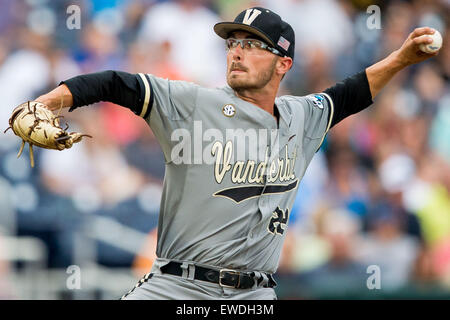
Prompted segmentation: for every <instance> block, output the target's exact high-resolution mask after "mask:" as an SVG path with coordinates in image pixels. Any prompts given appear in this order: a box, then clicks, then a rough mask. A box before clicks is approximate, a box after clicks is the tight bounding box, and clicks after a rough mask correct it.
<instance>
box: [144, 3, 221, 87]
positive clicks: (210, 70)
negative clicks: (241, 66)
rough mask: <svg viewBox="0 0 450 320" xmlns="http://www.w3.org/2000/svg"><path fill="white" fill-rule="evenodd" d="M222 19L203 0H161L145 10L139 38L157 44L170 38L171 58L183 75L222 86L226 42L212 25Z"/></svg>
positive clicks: (203, 82)
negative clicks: (217, 34) (215, 31)
mask: <svg viewBox="0 0 450 320" xmlns="http://www.w3.org/2000/svg"><path fill="white" fill-rule="evenodd" d="M219 20H220V18H219V17H218V16H217V15H215V14H214V13H213V12H212V11H210V10H209V9H207V8H206V7H204V6H203V1H202V0H194V1H192V0H176V1H168V2H163V3H158V4H155V5H154V6H152V7H150V9H149V10H148V12H147V13H146V14H145V16H144V18H143V22H142V27H141V30H140V33H139V38H138V40H139V42H142V43H148V44H149V45H153V44H156V45H157V46H158V44H161V43H165V42H166V41H168V42H169V43H170V47H171V50H170V59H171V61H172V62H173V63H174V65H175V66H176V68H177V69H178V70H180V72H181V73H182V74H183V75H184V76H186V77H188V78H189V79H191V80H192V81H195V82H198V83H199V84H203V85H206V86H209V87H215V86H220V85H223V84H224V83H223V81H224V80H223V79H225V77H224V76H225V67H224V64H223V61H224V60H225V50H224V49H223V48H224V46H225V44H224V43H223V40H221V39H220V38H218V37H217V36H216V35H215V34H214V32H213V30H212V28H211V26H212V25H214V24H215V23H217V22H219ZM186 21H189V23H186Z"/></svg>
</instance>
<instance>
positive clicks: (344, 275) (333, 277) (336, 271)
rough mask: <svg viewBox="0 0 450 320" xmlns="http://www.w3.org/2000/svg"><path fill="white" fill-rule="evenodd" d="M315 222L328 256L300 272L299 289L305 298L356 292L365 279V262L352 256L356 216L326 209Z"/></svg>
mask: <svg viewBox="0 0 450 320" xmlns="http://www.w3.org/2000/svg"><path fill="white" fill-rule="evenodd" d="M318 223H319V224H318V230H317V232H318V234H319V235H320V236H321V237H322V238H323V239H325V241H326V242H327V244H328V248H329V258H328V261H326V262H325V263H324V264H323V265H320V266H318V267H316V268H314V269H312V270H310V271H307V272H300V274H299V277H298V279H299V282H298V283H297V284H296V285H298V288H299V291H300V292H301V294H302V296H304V297H307V298H317V297H327V296H332V297H344V296H346V295H349V296H351V295H356V294H357V292H361V291H362V290H363V289H364V288H366V280H367V275H366V268H367V265H364V264H362V263H361V262H358V260H357V259H356V258H355V246H356V244H357V243H358V241H359V236H358V232H359V230H360V222H359V220H358V218H356V217H355V216H354V215H353V214H352V213H350V212H348V211H346V210H341V209H338V210H328V211H325V212H324V213H323V214H322V215H321V216H320V217H319V220H318Z"/></svg>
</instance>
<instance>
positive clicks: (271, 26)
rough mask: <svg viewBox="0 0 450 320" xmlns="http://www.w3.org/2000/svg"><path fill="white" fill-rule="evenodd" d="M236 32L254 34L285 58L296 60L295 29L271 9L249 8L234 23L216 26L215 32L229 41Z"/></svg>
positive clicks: (223, 23) (221, 23)
mask: <svg viewBox="0 0 450 320" xmlns="http://www.w3.org/2000/svg"><path fill="white" fill-rule="evenodd" d="M234 31H247V32H249V33H251V34H254V35H256V36H258V37H259V38H261V39H262V40H264V41H266V42H267V43H268V44H270V45H271V46H272V47H273V48H275V49H277V50H278V51H280V52H281V53H282V54H284V55H285V56H288V57H291V58H292V59H294V50H295V33H294V29H292V27H291V26H290V24H289V23H287V22H285V21H283V20H282V19H281V17H280V16H279V15H278V14H276V13H275V12H273V11H271V10H269V9H266V8H261V7H253V8H249V9H246V10H244V11H242V12H241V13H239V15H238V16H237V17H236V19H234V22H219V23H217V24H216V25H215V26H214V32H215V33H217V35H218V36H219V37H221V38H223V39H227V38H228V37H229V35H230V34H231V33H232V32H234Z"/></svg>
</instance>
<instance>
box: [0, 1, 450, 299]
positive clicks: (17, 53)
mask: <svg viewBox="0 0 450 320" xmlns="http://www.w3.org/2000/svg"><path fill="white" fill-rule="evenodd" d="M71 5H77V6H78V7H79V8H80V9H81V10H80V25H79V28H75V29H71V28H69V27H68V24H67V19H68V18H71V19H75V18H76V17H74V16H73V14H76V11H70V10H68V7H69V6H71ZM254 5H260V6H263V7H268V8H271V9H272V10H273V11H275V12H277V13H279V14H280V15H281V16H282V17H283V19H284V20H286V21H287V22H289V23H290V24H291V25H292V26H293V28H294V30H295V32H296V50H297V51H296V57H295V64H294V66H293V69H292V70H291V71H290V72H289V73H288V74H287V76H286V78H285V79H284V80H283V82H282V87H281V89H280V95H281V94H294V95H306V94H309V93H313V92H320V91H322V90H324V89H326V88H327V87H329V86H331V85H333V84H334V83H336V82H337V81H340V80H342V79H344V78H345V77H347V76H350V75H352V74H354V73H356V72H359V71H360V70H363V69H364V68H366V67H367V66H369V65H371V64H372V63H374V62H376V61H378V60H380V59H382V58H384V57H386V56H387V55H388V54H389V53H390V52H392V51H393V50H396V49H398V48H399V47H400V46H401V44H402V43H403V41H404V40H405V39H406V38H407V36H408V34H409V33H410V32H411V31H412V30H413V29H414V28H415V27H418V26H430V27H433V28H435V29H437V30H439V31H440V32H441V33H442V35H443V38H444V46H443V48H442V50H441V52H440V54H439V56H437V57H436V58H433V59H431V60H429V61H427V62H425V63H421V64H419V65H416V66H412V67H409V68H408V69H407V70H404V71H402V72H401V73H400V74H398V75H397V76H396V77H395V78H394V79H393V80H392V81H391V82H390V83H389V85H388V86H387V87H386V88H385V89H384V90H383V91H382V93H381V94H380V95H379V96H378V97H377V98H376V100H375V103H374V105H373V106H371V107H370V108H368V109H367V110H365V111H363V112H360V113H358V114H356V115H353V116H351V117H349V118H347V119H345V120H344V121H342V122H341V123H339V124H338V125H336V126H335V127H334V128H333V129H332V130H331V131H330V133H329V134H328V135H327V137H326V140H325V141H324V144H323V145H322V147H321V149H320V150H319V152H317V154H316V155H315V157H314V159H313V161H312V163H311V165H310V167H309V169H308V170H307V172H306V175H305V177H304V179H303V181H302V182H301V184H300V186H299V192H298V196H297V200H296V203H295V205H294V208H293V210H292V212H291V214H290V220H289V232H288V233H287V238H286V243H285V246H284V250H283V254H282V260H281V263H280V267H279V272H278V275H277V277H278V280H279V286H278V288H277V290H278V294H279V297H280V298H315V297H324V296H327V295H333V294H334V295H340V294H344V293H354V292H366V293H367V292H369V291H370V292H373V291H377V290H369V289H368V280H367V279H368V278H369V277H370V276H371V275H373V271H371V270H378V269H377V268H379V271H380V276H381V280H380V282H379V283H378V284H379V286H380V289H381V291H382V292H384V293H386V292H388V293H389V292H393V293H395V292H412V291H411V290H413V289H415V290H417V291H420V290H425V291H421V292H433V294H436V292H440V290H442V292H450V47H449V46H448V45H447V44H448V43H450V2H449V1H446V0H416V1H367V0H351V1H350V0H349V1H337V0H276V1H275V0H263V1H246V0H243V1H241V0H233V1H229V0H173V1H168V0H166V1H161V0H160V1H158V0H136V1H131V0H130V1H127V0H80V1H76V0H75V1H73V0H71V1H66V0H58V1H50V0H21V1H14V0H2V1H1V2H0V98H1V101H2V107H1V108H0V123H2V124H3V127H4V129H6V128H7V126H8V119H9V117H10V114H11V111H12V109H13V108H14V107H15V106H17V105H19V104H20V103H22V102H24V101H27V100H32V99H33V98H36V97H38V96H39V95H41V94H43V93H45V92H48V91H50V90H51V89H53V88H54V87H56V86H57V85H58V84H59V83H60V81H62V80H65V79H68V78H70V77H73V76H76V75H78V74H82V73H91V72H97V71H103V70H108V69H113V70H122V71H127V72H132V73H137V72H143V73H151V74H154V75H156V76H159V77H163V78H170V79H179V80H187V81H193V82H196V83H199V84H201V85H203V86H208V87H217V86H223V85H225V84H226V81H225V67H226V60H225V56H226V53H225V50H224V49H225V46H224V43H223V40H222V39H220V38H219V37H217V36H216V35H215V34H214V32H213V30H212V26H213V25H214V24H215V23H216V22H219V21H223V20H229V19H234V17H235V16H236V14H237V13H239V12H240V11H242V10H243V9H245V8H247V7H249V6H254ZM370 5H378V6H379V8H380V28H370V27H369V25H368V22H367V21H368V18H369V17H371V15H372V14H373V12H372V11H369V12H367V8H368V7H369V6H370ZM74 12H75V13H74ZM62 114H63V115H64V117H65V118H64V119H65V120H66V121H67V122H68V123H69V124H70V129H69V130H70V131H79V132H83V133H87V134H90V135H92V136H93V137H94V138H93V139H85V140H84V141H83V142H82V143H79V144H77V145H75V146H74V147H73V148H72V149H70V150H66V151H63V152H58V151H54V150H42V149H39V150H36V151H35V162H36V167H35V168H30V166H29V159H28V158H27V156H28V154H27V152H24V155H22V157H21V158H19V159H17V158H16V155H17V152H18V149H19V146H20V141H19V140H18V139H17V137H15V136H14V135H13V133H11V131H8V132H7V133H6V134H2V135H0V208H1V213H0V248H2V235H3V236H5V237H6V236H32V237H36V238H38V239H40V240H41V241H43V242H44V243H45V245H46V247H47V250H48V259H47V261H46V263H47V266H48V267H49V268H65V267H67V266H68V265H71V264H76V263H78V260H77V259H78V258H79V254H78V253H77V246H76V239H77V234H84V233H83V232H85V231H86V229H87V227H88V226H92V225H93V224H94V223H95V221H100V220H98V219H108V221H112V222H114V223H116V224H115V225H119V226H121V227H123V228H124V230H134V231H138V232H139V233H142V234H146V235H148V236H146V237H144V238H143V241H142V242H141V243H136V244H135V247H136V248H135V252H132V251H133V250H129V249H127V248H125V246H120V245H119V243H121V242H122V241H123V240H124V239H122V238H121V236H120V234H113V235H111V236H110V239H112V241H109V242H107V241H104V240H103V241H102V240H96V241H94V242H92V243H93V245H95V247H96V250H95V255H94V259H95V261H96V262H97V263H99V264H101V265H105V266H108V267H131V268H134V269H135V270H136V273H137V274H139V275H141V274H144V273H145V270H148V268H149V267H150V265H151V262H152V259H154V247H155V237H156V234H155V230H156V229H155V228H156V226H157V222H158V211H159V201H160V198H161V190H162V181H163V178H164V165H165V164H164V157H163V155H162V152H161V150H160V147H159V145H158V142H157V141H156V139H155V137H154V136H153V134H152V132H151V130H150V128H149V127H148V126H147V124H146V123H145V122H144V121H143V120H142V119H140V118H138V117H136V116H134V115H133V113H132V112H131V111H129V110H127V109H125V108H122V107H118V106H116V105H113V104H111V103H106V102H101V103H98V104H96V105H93V106H88V107H83V108H81V109H77V110H76V111H74V112H71V113H67V112H63V113H62ZM94 119H95V120H94ZM101 221H105V220H101ZM98 225H99V226H100V225H102V226H104V225H105V224H98ZM98 232H99V233H111V232H112V231H111V230H109V229H108V228H106V227H105V228H103V229H102V228H100V230H98ZM370 266H372V267H370ZM18 267H19V266H18V265H15V264H9V263H6V262H5V261H2V255H1V254H0V297H3V296H8V293H7V288H8V285H7V274H8V272H11V270H13V269H14V268H18ZM402 290H403V291H402ZM427 290H429V291H427ZM381 291H380V290H379V292H381Z"/></svg>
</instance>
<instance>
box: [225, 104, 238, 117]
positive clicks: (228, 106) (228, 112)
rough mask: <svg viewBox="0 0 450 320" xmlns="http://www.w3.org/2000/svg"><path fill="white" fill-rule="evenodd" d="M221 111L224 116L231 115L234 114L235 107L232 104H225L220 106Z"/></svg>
mask: <svg viewBox="0 0 450 320" xmlns="http://www.w3.org/2000/svg"><path fill="white" fill-rule="evenodd" d="M222 113H223V115H224V116H226V117H232V116H234V115H235V114H236V108H235V107H234V105H232V104H226V105H224V106H223V108H222Z"/></svg>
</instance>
